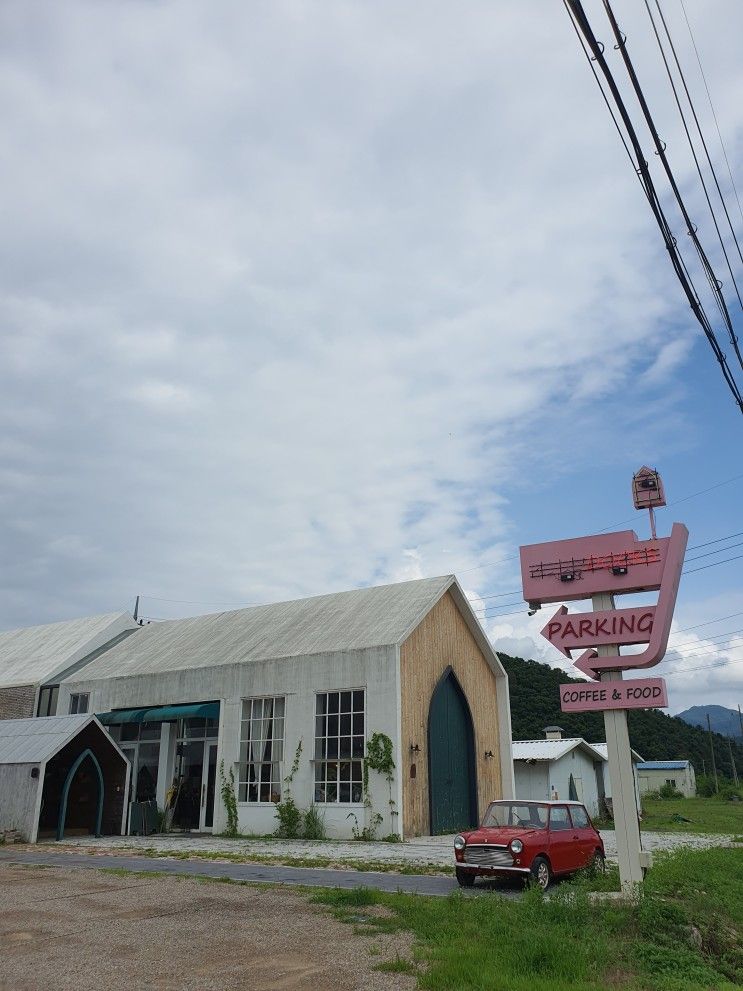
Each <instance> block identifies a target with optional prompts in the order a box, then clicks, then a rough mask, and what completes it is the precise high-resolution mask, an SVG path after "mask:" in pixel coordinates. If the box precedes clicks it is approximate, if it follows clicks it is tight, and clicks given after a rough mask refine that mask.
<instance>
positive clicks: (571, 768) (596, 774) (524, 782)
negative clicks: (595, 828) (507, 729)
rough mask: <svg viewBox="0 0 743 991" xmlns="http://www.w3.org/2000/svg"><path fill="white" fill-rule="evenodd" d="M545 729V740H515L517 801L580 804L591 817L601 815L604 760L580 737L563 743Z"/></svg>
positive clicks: (551, 728) (551, 729)
mask: <svg viewBox="0 0 743 991" xmlns="http://www.w3.org/2000/svg"><path fill="white" fill-rule="evenodd" d="M562 733H563V731H562V729H561V728H560V727H559V726H547V727H546V729H545V734H546V738H545V739H544V740H515V741H514V743H513V768H514V781H515V788H516V797H517V798H531V799H538V800H539V801H544V800H549V799H559V798H561V799H572V800H573V801H578V802H583V804H584V805H585V807H586V808H587V809H588V812H589V814H590V815H592V816H597V815H600V814H601V813H602V812H603V809H602V800H603V797H604V763H605V761H606V757H604V756H603V755H602V754H601V753H600V752H599V751H598V750H597V749H596V748H595V747H593V746H591V744H589V743H586V741H585V740H583V739H581V738H580V737H573V738H569V739H563V736H562Z"/></svg>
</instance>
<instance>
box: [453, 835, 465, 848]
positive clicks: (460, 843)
mask: <svg viewBox="0 0 743 991" xmlns="http://www.w3.org/2000/svg"><path fill="white" fill-rule="evenodd" d="M466 845H467V841H466V840H465V838H464V836H462V835H461V833H457V835H456V836H455V837H454V849H455V850H464V848H465V846H466Z"/></svg>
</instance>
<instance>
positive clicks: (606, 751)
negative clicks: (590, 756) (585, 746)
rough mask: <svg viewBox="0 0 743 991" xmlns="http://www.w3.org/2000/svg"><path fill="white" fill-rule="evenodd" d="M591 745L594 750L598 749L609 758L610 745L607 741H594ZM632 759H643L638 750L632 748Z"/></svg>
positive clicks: (605, 757) (606, 758)
mask: <svg viewBox="0 0 743 991" xmlns="http://www.w3.org/2000/svg"><path fill="white" fill-rule="evenodd" d="M591 746H592V747H593V749H594V750H598V752H599V753H600V754H601V756H602V757H603V758H604V760H608V759H609V747H608V746H607V744H606V743H592V744H591ZM632 760H636V761H641V760H642V757H641V756H640V755H639V754H638V752H637V751H636V750H632Z"/></svg>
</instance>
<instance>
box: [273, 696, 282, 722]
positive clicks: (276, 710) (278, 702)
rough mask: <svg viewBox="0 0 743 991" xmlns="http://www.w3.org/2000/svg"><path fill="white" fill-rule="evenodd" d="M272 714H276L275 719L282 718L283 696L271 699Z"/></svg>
mask: <svg viewBox="0 0 743 991" xmlns="http://www.w3.org/2000/svg"><path fill="white" fill-rule="evenodd" d="M273 714H274V716H276V718H277V719H283V718H284V699H283V697H282V698H280V699H274V700H273Z"/></svg>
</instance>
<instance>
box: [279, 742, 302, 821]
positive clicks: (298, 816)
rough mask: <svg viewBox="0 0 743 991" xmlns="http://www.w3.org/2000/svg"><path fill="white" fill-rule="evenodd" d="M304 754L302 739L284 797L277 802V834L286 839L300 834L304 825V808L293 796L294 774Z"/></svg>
mask: <svg viewBox="0 0 743 991" xmlns="http://www.w3.org/2000/svg"><path fill="white" fill-rule="evenodd" d="M301 756H302V740H301V739H300V741H299V743H298V744H297V749H296V751H295V753H294V762H293V763H292V766H291V770H290V771H289V773H288V774H287V776H286V777H285V778H284V784H285V785H286V787H285V789H284V798H283V799H282V801H280V802H277V803H276V818H277V819H278V826H277V827H276V832H275V835H276V836H281V837H282V838H283V839H285V840H293V839H296V838H297V836H299V831H300V829H301V826H302V810H301V809H300V808H298V806H297V803H296V802H295V801H294V797H293V796H292V781H294V775H295V774H296V773H297V771H298V770H299V760H300V758H301Z"/></svg>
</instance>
